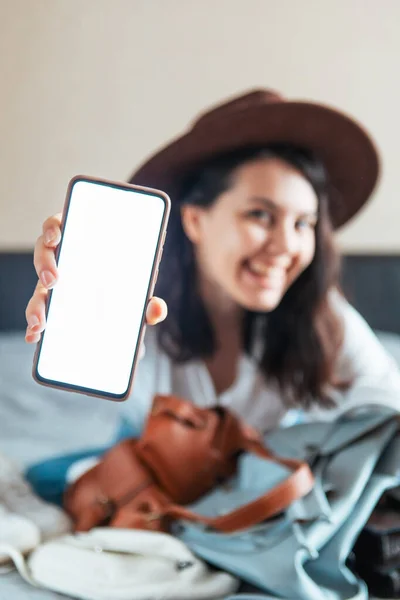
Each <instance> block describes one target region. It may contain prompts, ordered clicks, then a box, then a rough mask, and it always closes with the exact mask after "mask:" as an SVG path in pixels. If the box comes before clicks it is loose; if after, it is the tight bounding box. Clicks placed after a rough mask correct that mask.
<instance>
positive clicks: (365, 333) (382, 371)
mask: <svg viewBox="0 0 400 600" xmlns="http://www.w3.org/2000/svg"><path fill="white" fill-rule="evenodd" d="M332 298H333V301H334V306H335V310H337V311H338V314H340V315H341V317H342V319H343V323H344V341H343V345H342V349H341V352H340V356H339V357H338V362H337V365H336V373H337V375H338V378H339V380H349V379H350V380H351V381H353V383H352V385H351V387H350V388H349V389H348V390H346V391H344V392H342V391H338V390H332V393H331V396H332V397H334V399H335V401H336V406H337V407H336V408H334V409H333V410H332V409H331V410H326V409H325V410H324V409H318V408H313V409H311V410H309V411H307V412H304V411H302V410H297V409H290V410H287V408H286V407H285V404H284V402H283V400H282V397H281V395H280V393H279V391H278V390H277V388H276V386H275V385H274V384H273V382H268V381H267V380H266V379H265V377H264V376H263V375H262V374H261V373H260V371H259V369H258V368H257V365H256V364H255V362H254V361H253V360H252V359H251V358H250V357H249V356H247V355H243V356H242V357H241V358H240V361H239V364H238V372H237V377H236V380H235V382H234V384H233V385H232V386H231V387H230V388H229V389H228V390H226V391H225V392H223V393H222V394H220V395H219V396H217V394H216V392H215V389H214V386H213V382H212V379H211V377H210V375H209V372H208V370H207V367H206V366H205V364H204V362H203V361H201V360H196V361H190V362H188V363H185V364H181V365H177V364H175V363H174V362H173V361H172V360H171V359H170V358H169V357H168V356H167V355H166V354H165V353H164V352H163V350H162V349H161V348H160V347H159V345H158V342H157V335H156V331H155V329H156V328H153V327H148V328H147V331H146V337H145V346H146V352H145V356H144V358H143V359H142V361H141V363H140V364H139V365H138V368H137V372H136V377H135V381H134V384H133V389H132V393H131V396H130V398H129V399H128V400H127V401H126V402H125V403H123V405H122V406H121V410H122V412H123V415H124V417H125V418H126V419H127V420H129V421H130V422H131V423H132V425H133V426H134V427H135V429H138V430H141V428H142V427H143V424H144V422H145V419H146V416H147V414H148V412H149V410H150V407H151V403H152V400H153V397H154V396H155V395H156V394H175V395H177V396H180V397H182V398H186V399H188V400H191V401H192V402H194V403H195V404H197V405H198V406H201V407H210V406H213V405H215V404H219V405H222V406H226V407H229V408H230V409H231V410H233V411H235V412H236V413H237V414H238V415H239V416H241V417H242V418H243V419H244V420H245V421H247V423H249V424H250V425H252V426H254V427H256V428H257V429H259V430H260V431H261V432H265V431H267V430H269V429H272V428H274V427H276V426H278V425H280V426H288V425H291V424H293V423H295V422H299V421H300V420H303V421H304V420H306V419H307V420H308V419H316V418H319V419H320V418H322V419H328V420H330V419H332V418H334V417H335V416H337V415H338V413H340V412H343V411H345V410H347V409H350V408H352V407H355V406H360V405H366V404H385V405H388V406H391V407H393V408H395V409H397V410H399V411H400V372H399V369H398V367H397V365H396V362H395V361H394V359H393V358H392V357H391V356H390V355H389V354H388V352H387V351H386V350H385V349H384V348H383V346H382V345H381V343H380V341H379V340H378V338H377V337H376V336H375V334H374V333H373V331H372V330H371V328H370V327H369V326H368V324H367V323H366V322H365V320H364V319H363V318H362V317H361V315H360V314H359V313H358V312H357V311H356V310H355V309H354V308H353V307H352V306H351V305H350V304H349V303H348V302H347V301H346V300H345V299H344V298H343V297H342V296H339V295H338V294H337V293H334V294H333V296H332Z"/></svg>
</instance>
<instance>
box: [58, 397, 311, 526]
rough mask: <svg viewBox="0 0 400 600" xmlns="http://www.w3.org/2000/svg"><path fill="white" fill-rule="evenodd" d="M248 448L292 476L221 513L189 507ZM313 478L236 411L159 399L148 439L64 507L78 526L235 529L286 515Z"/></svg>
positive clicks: (108, 462) (114, 457)
mask: <svg viewBox="0 0 400 600" xmlns="http://www.w3.org/2000/svg"><path fill="white" fill-rule="evenodd" d="M244 451H247V452H253V453H255V454H257V455H258V456H261V457H263V458H266V459H268V460H270V461H274V462H278V463H280V464H282V465H284V466H286V467H288V468H289V469H290V470H291V474H290V475H289V476H288V477H287V479H286V480H284V481H283V482H281V483H279V484H278V485H277V486H275V487H274V488H273V489H271V490H270V491H268V492H267V493H266V494H264V495H263V496H261V497H260V498H258V499H257V500H255V501H253V502H250V503H249V504H246V505H244V506H242V507H240V508H238V509H236V510H234V511H232V512H231V513H229V514H226V515H223V516H220V517H215V518H208V517H204V516H202V515H199V514H196V513H194V512H192V511H190V510H188V509H186V508H185V505H186V504H190V503H191V502H194V501H196V500H197V499H198V498H200V497H201V496H203V495H204V494H206V493H207V492H209V491H210V490H211V489H212V488H214V487H215V486H216V485H218V484H220V483H221V482H223V481H224V480H226V479H227V478H229V477H231V476H232V475H233V474H234V473H235V470H236V463H237V458H238V456H239V455H240V453H241V452H244ZM313 483H314V480H313V475H312V473H311V470H310V469H309V467H308V465H307V464H306V463H304V462H301V461H297V460H292V459H284V458H280V457H277V456H274V455H273V454H272V452H270V451H269V450H268V449H267V448H265V446H264V445H263V444H262V441H261V438H260V436H259V435H258V434H257V433H256V432H255V430H253V429H252V428H250V427H248V426H246V425H245V424H244V423H243V422H242V421H241V420H240V419H239V418H238V417H236V416H235V415H234V414H233V413H232V412H230V411H229V410H227V409H225V408H221V407H214V408H211V409H202V408H199V407H196V406H195V405H193V404H192V403H190V402H188V401H186V400H183V399H181V398H178V397H176V396H156V397H155V399H154V402H153V406H152V410H151V413H150V415H149V418H148V420H147V424H146V427H145V430H144V432H143V435H142V436H141V438H140V439H128V440H124V441H122V442H120V443H119V444H117V445H116V446H114V447H113V448H112V449H111V450H109V451H108V452H107V453H106V454H105V455H104V456H103V458H102V459H101V461H100V463H99V464H97V465H96V466H95V467H93V468H92V469H90V470H89V471H87V472H86V473H84V474H83V475H82V476H81V477H80V478H79V479H78V480H77V481H75V482H74V483H73V484H72V485H71V486H70V487H69V488H68V489H67V490H66V493H65V496H64V508H65V509H66V511H67V512H68V513H69V514H70V515H71V517H72V518H73V520H74V523H75V530H76V531H87V530H89V529H91V528H92V527H95V526H100V525H102V526H104V525H109V526H111V527H125V528H139V529H153V530H158V531H168V530H169V527H170V524H171V520H172V519H186V520H190V521H196V522H201V523H204V524H207V525H209V526H210V527H213V528H214V529H216V530H219V531H223V532H233V531H238V530H240V529H244V528H246V527H250V526H252V525H254V524H256V523H260V522H262V521H264V520H266V519H268V518H271V517H272V516H275V515H277V514H279V513H280V512H282V511H283V510H285V509H286V508H287V507H288V506H290V504H291V503H292V502H294V501H295V500H297V499H299V498H301V497H303V496H305V495H306V494H307V493H308V492H309V491H310V490H311V489H312V487H313Z"/></svg>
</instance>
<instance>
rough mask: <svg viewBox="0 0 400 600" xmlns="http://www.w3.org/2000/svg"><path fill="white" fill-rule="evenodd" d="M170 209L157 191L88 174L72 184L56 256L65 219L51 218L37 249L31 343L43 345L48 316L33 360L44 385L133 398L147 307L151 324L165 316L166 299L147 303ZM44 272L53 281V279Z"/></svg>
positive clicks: (30, 306) (30, 314)
mask: <svg viewBox="0 0 400 600" xmlns="http://www.w3.org/2000/svg"><path fill="white" fill-rule="evenodd" d="M169 210H170V201H169V198H168V196H167V195H166V194H164V193H163V192H160V191H158V190H151V189H148V188H142V187H139V186H132V185H128V184H121V183H115V182H110V181H107V180H99V179H93V178H88V177H76V178H74V179H73V180H72V181H71V182H70V185H69V188H68V192H67V198H66V202H65V207H64V212H63V217H62V227H61V229H62V239H61V242H60V243H59V245H58V248H57V253H56V257H54V247H55V246H57V244H58V242H59V240H60V230H59V228H58V226H57V225H58V223H59V217H54V218H52V219H49V220H48V221H46V223H45V225H44V236H43V237H42V238H39V240H38V242H37V245H36V249H35V267H36V270H37V272H38V275H40V276H41V281H39V283H38V286H37V288H36V290H35V293H34V295H33V297H32V299H31V300H30V302H29V304H28V307H27V311H26V314H27V319H28V323H31V327H28V330H27V335H26V339H27V341H38V338H40V332H41V331H43V330H44V326H45V319H46V318H47V326H46V330H45V331H44V333H43V335H42V339H41V340H40V343H39V345H38V347H37V351H36V354H35V360H34V368H33V375H34V378H35V379H36V381H38V383H42V384H44V385H51V386H54V387H58V388H62V389H70V390H72V391H77V392H81V393H86V394H88V395H95V396H99V397H104V398H109V399H114V400H124V399H126V398H127V396H128V395H129V392H130V388H131V385H132V380H133V375H134V371H135V367H136V363H137V360H138V358H139V347H140V342H141V339H142V335H143V329H144V325H145V322H146V319H145V315H146V309H147V315H148V317H149V321H150V322H152V321H153V322H155V321H157V320H162V318H163V317H164V316H165V305H163V303H162V301H160V300H157V299H155V300H153V301H152V302H150V303H149V300H150V298H151V295H152V291H153V288H154V284H155V280H156V276H157V270H158V264H159V262H160V258H161V253H162V246H163V241H164V237H165V233H166V225H167V221H168V216H169ZM45 234H50V235H48V236H45ZM50 238H52V239H50ZM56 262H57V263H58V264H57V265H56ZM44 271H48V272H49V273H50V274H52V275H53V276H55V277H56V281H57V283H56V285H54V282H53V283H50V284H46V276H44V278H43V275H42V274H43V272H44ZM48 287H50V288H52V289H51V291H50V292H49V293H47V288H48ZM46 296H48V297H47V299H46ZM45 311H46V312H47V315H46V316H45V315H44V312H45ZM35 319H36V323H35ZM37 321H38V322H37Z"/></svg>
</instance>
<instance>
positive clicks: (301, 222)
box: [296, 219, 316, 230]
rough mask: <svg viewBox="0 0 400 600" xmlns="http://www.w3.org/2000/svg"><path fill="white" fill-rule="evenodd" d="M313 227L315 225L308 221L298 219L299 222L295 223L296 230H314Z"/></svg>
mask: <svg viewBox="0 0 400 600" xmlns="http://www.w3.org/2000/svg"><path fill="white" fill-rule="evenodd" d="M315 225H316V224H315V222H314V221H310V220H308V219H300V220H299V221H296V229H301V230H302V229H314V228H315Z"/></svg>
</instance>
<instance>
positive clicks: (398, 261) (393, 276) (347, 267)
mask: <svg viewBox="0 0 400 600" xmlns="http://www.w3.org/2000/svg"><path fill="white" fill-rule="evenodd" d="M35 285H36V274H35V271H34V268H33V262H32V254H31V253H29V252H24V253H4V252H3V253H1V252H0V331H17V330H24V329H25V307H26V304H27V302H28V300H29V298H30V296H31V294H32V291H33V289H34V287H35ZM343 288H344V291H345V292H346V294H347V297H348V299H349V300H350V302H351V303H352V304H353V305H354V306H355V307H356V308H357V309H358V310H359V311H360V313H361V314H362V315H363V316H364V317H365V318H366V320H367V321H368V323H369V324H370V325H371V327H373V328H374V329H380V330H382V331H392V332H394V333H398V334H400V255H398V256H394V255H393V256H378V255H375V256H374V255H370V256H366V255H359V256H353V255H352V256H345V257H344V259H343Z"/></svg>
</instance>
